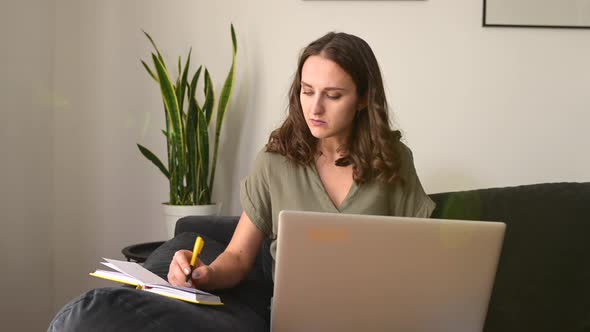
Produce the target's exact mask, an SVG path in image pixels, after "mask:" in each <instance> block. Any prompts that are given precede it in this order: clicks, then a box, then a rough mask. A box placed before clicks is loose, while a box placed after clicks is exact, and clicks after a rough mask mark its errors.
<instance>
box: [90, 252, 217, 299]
mask: <svg viewBox="0 0 590 332" xmlns="http://www.w3.org/2000/svg"><path fill="white" fill-rule="evenodd" d="M103 259H104V260H105V262H101V264H103V265H105V266H107V267H109V268H111V269H112V270H114V271H109V270H100V269H97V270H96V271H94V272H93V273H90V275H91V276H94V277H98V278H103V279H107V280H112V281H116V282H121V283H124V284H128V285H132V286H136V287H137V289H141V290H143V291H146V292H150V293H155V294H159V295H163V296H167V297H171V298H174V299H178V300H182V301H186V302H191V303H197V304H206V305H223V303H222V302H221V299H220V298H219V296H216V295H213V294H210V293H207V292H204V291H201V290H198V289H194V288H186V287H177V286H172V285H170V284H169V283H168V282H167V281H166V280H164V279H162V278H160V277H158V276H157V275H155V274H154V273H152V272H150V271H148V270H146V269H145V268H143V267H142V266H141V265H139V264H137V263H133V262H125V261H118V260H114V259H108V258H103Z"/></svg>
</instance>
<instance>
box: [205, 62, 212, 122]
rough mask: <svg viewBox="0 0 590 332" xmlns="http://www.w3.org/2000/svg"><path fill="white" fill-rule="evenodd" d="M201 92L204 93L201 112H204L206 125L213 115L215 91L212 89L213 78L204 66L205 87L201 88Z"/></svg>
mask: <svg viewBox="0 0 590 332" xmlns="http://www.w3.org/2000/svg"><path fill="white" fill-rule="evenodd" d="M203 92H204V93H205V102H204V103H203V112H204V113H205V119H207V126H209V125H210V124H211V118H212V115H213V105H215V91H214V89H213V80H211V75H209V71H208V70H207V68H205V87H204V88H203Z"/></svg>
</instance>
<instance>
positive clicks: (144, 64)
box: [141, 60, 158, 83]
mask: <svg viewBox="0 0 590 332" xmlns="http://www.w3.org/2000/svg"><path fill="white" fill-rule="evenodd" d="M141 63H142V64H143V68H145V70H147V72H148V74H149V75H150V76H151V77H152V78H153V79H154V81H156V83H157V82H158V78H157V77H156V75H154V73H153V72H152V70H151V69H150V67H149V66H148V65H147V63H145V62H144V61H143V60H141Z"/></svg>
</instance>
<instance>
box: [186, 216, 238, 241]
mask: <svg viewBox="0 0 590 332" xmlns="http://www.w3.org/2000/svg"><path fill="white" fill-rule="evenodd" d="M239 219H240V217H239V216H188V217H183V218H180V219H178V221H177V222H176V228H175V229H174V235H175V236H176V235H178V234H181V233H185V232H195V233H199V234H202V235H206V236H208V237H210V238H211V239H213V240H215V241H217V242H220V243H222V244H225V245H227V244H228V243H229V241H230V240H231V237H232V235H233V234H234V231H235V229H236V226H237V225H238V220H239Z"/></svg>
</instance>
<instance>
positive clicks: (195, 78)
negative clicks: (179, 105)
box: [189, 66, 203, 105]
mask: <svg viewBox="0 0 590 332" xmlns="http://www.w3.org/2000/svg"><path fill="white" fill-rule="evenodd" d="M201 68H203V66H199V69H197V72H196V73H195V75H194V76H193V79H192V80H191V84H190V88H189V100H190V99H192V98H193V97H195V102H196V103H197V105H199V102H198V101H197V96H196V95H195V93H196V92H197V84H198V83H199V76H201Z"/></svg>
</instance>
